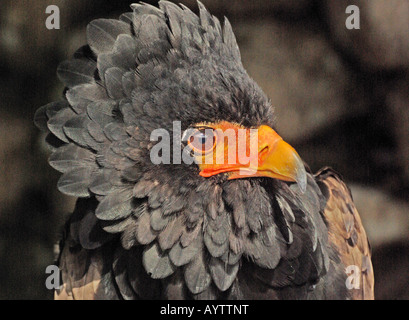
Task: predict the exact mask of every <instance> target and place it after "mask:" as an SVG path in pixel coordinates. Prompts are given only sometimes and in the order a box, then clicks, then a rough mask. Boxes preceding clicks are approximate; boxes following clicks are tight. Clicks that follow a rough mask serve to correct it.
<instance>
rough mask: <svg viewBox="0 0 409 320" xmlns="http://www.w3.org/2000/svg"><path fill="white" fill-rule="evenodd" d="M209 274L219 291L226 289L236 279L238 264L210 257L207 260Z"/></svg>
mask: <svg viewBox="0 0 409 320" xmlns="http://www.w3.org/2000/svg"><path fill="white" fill-rule="evenodd" d="M209 269H210V274H211V276H212V279H213V282H214V283H215V285H216V286H217V288H219V290H220V291H222V292H223V291H226V290H227V289H229V288H230V286H231V285H232V283H233V281H234V280H235V279H236V275H237V272H238V270H239V264H238V263H236V264H234V265H229V264H227V263H224V262H223V261H222V260H220V259H217V258H211V259H210V262H209Z"/></svg>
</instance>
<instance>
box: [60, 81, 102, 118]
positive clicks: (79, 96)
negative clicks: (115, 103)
mask: <svg viewBox="0 0 409 320" xmlns="http://www.w3.org/2000/svg"><path fill="white" fill-rule="evenodd" d="M65 96H66V98H67V100H68V102H69V103H70V105H71V106H72V108H73V109H74V110H75V111H76V112H77V113H81V112H83V111H84V110H86V108H87V106H88V105H89V104H90V103H92V102H94V101H100V100H108V95H107V93H106V90H105V88H104V87H102V86H101V85H99V84H97V83H87V84H82V85H78V86H75V87H73V88H71V89H69V90H68V91H67V93H66V94H65Z"/></svg>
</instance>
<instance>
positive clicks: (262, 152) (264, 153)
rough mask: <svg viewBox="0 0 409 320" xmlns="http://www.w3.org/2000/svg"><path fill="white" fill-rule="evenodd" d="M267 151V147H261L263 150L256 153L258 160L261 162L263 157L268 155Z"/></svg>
mask: <svg viewBox="0 0 409 320" xmlns="http://www.w3.org/2000/svg"><path fill="white" fill-rule="evenodd" d="M268 151H269V147H268V146H265V147H263V148H262V149H261V150H260V151H259V153H258V158H259V159H260V160H262V159H263V158H264V157H265V155H266V154H267V153H268Z"/></svg>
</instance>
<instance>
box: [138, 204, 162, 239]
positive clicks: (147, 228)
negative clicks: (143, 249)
mask: <svg viewBox="0 0 409 320" xmlns="http://www.w3.org/2000/svg"><path fill="white" fill-rule="evenodd" d="M135 231H136V240H138V242H139V243H140V244H144V245H146V244H149V243H151V242H152V241H153V240H155V239H156V234H157V233H156V232H155V231H154V230H152V228H151V225H150V216H149V214H148V212H147V211H145V213H143V214H142V215H141V216H140V217H139V218H138V224H137V228H136V230H135Z"/></svg>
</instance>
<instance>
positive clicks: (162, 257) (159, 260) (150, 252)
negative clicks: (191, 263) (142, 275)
mask: <svg viewBox="0 0 409 320" xmlns="http://www.w3.org/2000/svg"><path fill="white" fill-rule="evenodd" d="M142 262H143V266H144V267H145V270H146V272H147V273H148V274H149V275H150V276H151V277H152V278H153V279H163V278H166V277H168V276H170V275H171V274H172V273H173V272H175V270H176V267H175V266H174V265H173V263H172V262H171V261H170V259H169V256H168V254H165V253H164V252H162V250H161V249H160V248H159V246H158V244H157V243H152V244H151V245H150V246H148V247H146V248H145V250H144V252H143V260H142Z"/></svg>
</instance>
